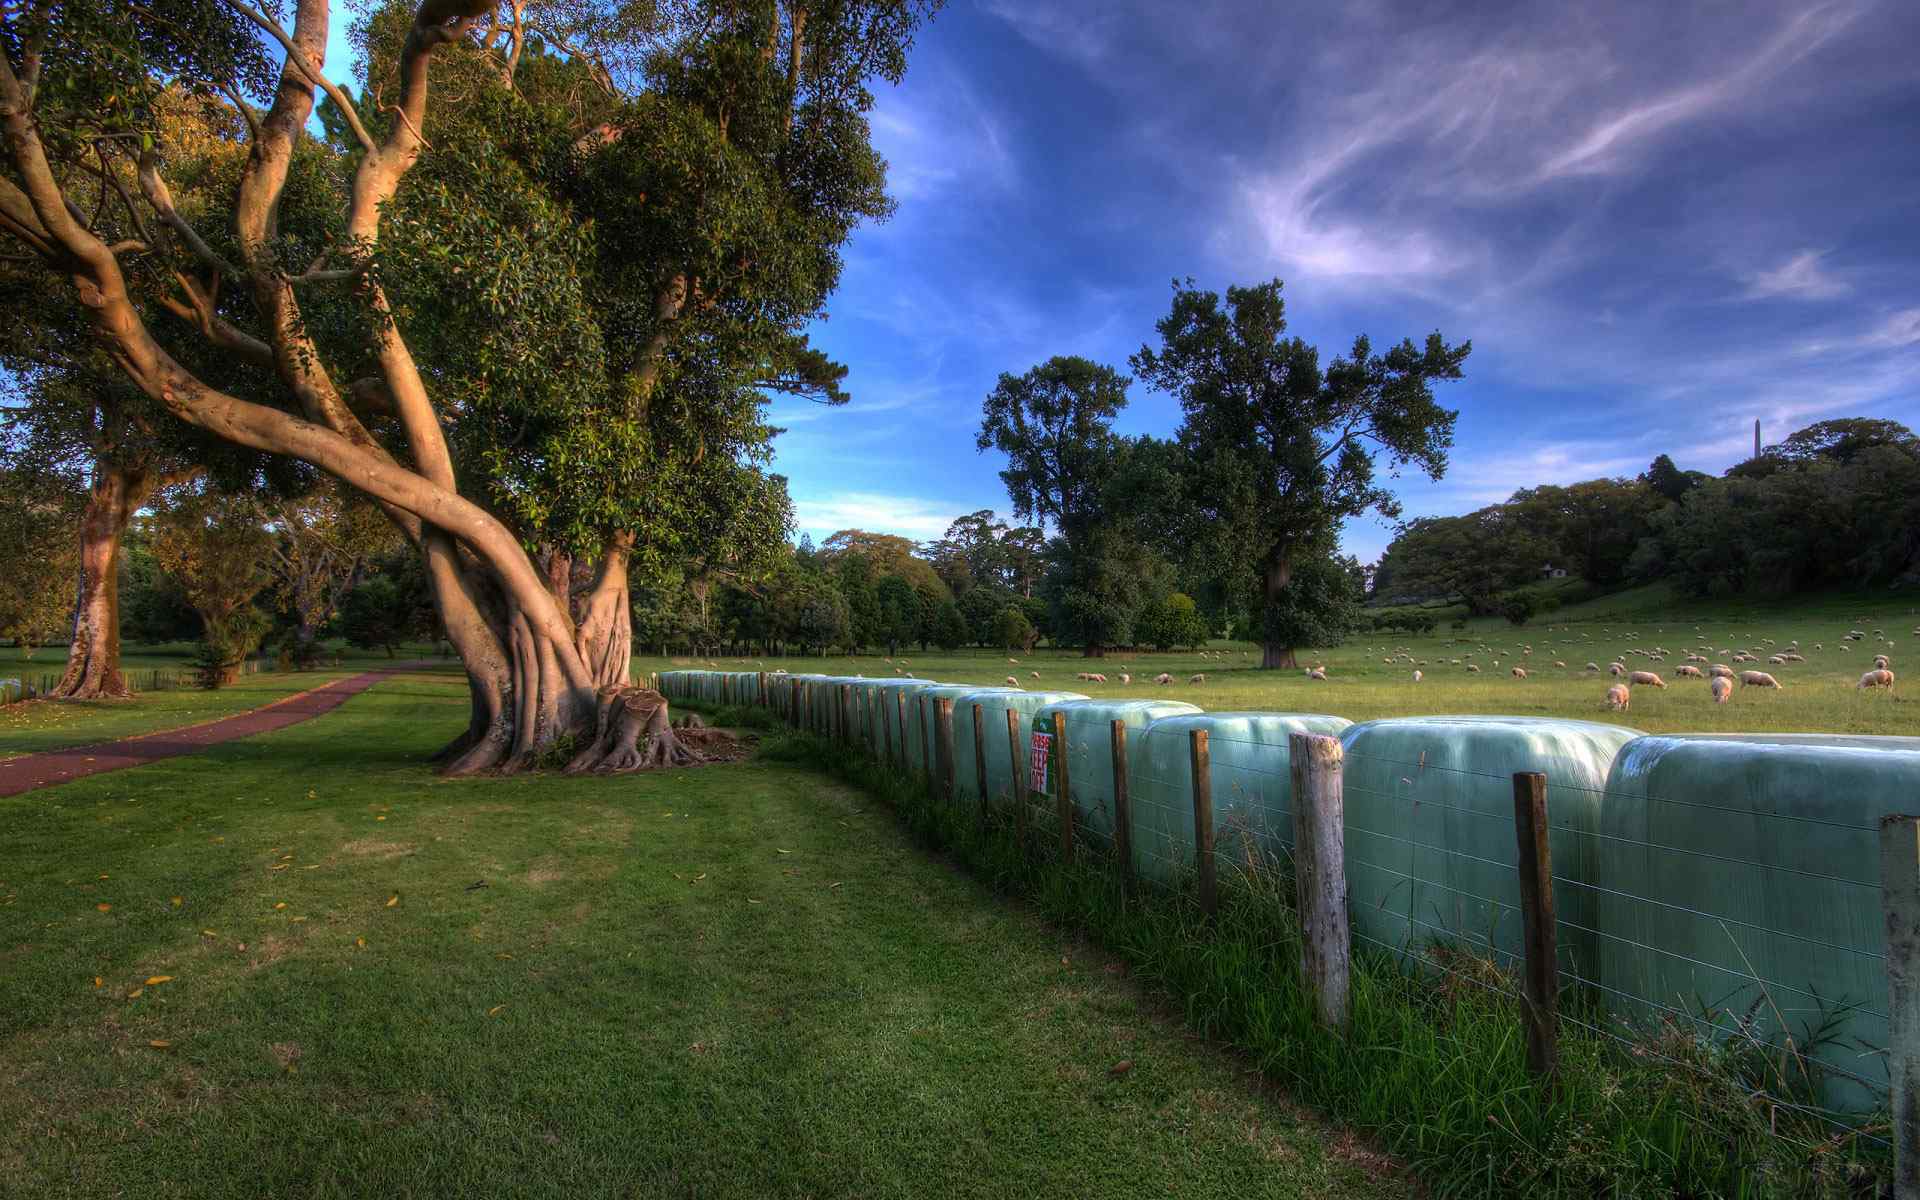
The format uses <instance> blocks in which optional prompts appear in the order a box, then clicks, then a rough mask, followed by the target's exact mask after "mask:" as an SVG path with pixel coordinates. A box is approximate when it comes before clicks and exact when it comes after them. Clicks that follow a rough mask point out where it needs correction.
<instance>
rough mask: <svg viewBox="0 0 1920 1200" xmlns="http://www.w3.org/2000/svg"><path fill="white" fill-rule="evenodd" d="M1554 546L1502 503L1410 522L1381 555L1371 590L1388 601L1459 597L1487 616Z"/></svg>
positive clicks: (1533, 574)
mask: <svg viewBox="0 0 1920 1200" xmlns="http://www.w3.org/2000/svg"><path fill="white" fill-rule="evenodd" d="M1552 554H1553V545H1552V544H1551V543H1550V542H1548V541H1547V540H1545V539H1544V538H1542V537H1540V536H1539V535H1538V534H1536V533H1535V532H1533V531H1532V530H1531V529H1528V528H1527V527H1526V525H1525V524H1524V523H1523V522H1521V521H1520V520H1519V519H1518V518H1517V517H1516V516H1515V514H1514V513H1513V511H1512V510H1511V509H1509V508H1508V507H1507V506H1505V505H1500V504H1494V505H1489V506H1488V507H1486V508H1483V509H1480V510H1478V511H1476V512H1472V513H1468V514H1467V515H1466V516H1463V517H1421V518H1418V519H1416V520H1413V521H1410V522H1408V524H1407V526H1406V527H1405V528H1404V529H1403V530H1402V531H1401V533H1400V535H1399V536H1398V537H1396V538H1395V539H1394V540H1393V543H1392V544H1391V545H1389V546H1388V547H1387V551H1386V553H1385V554H1384V555H1382V556H1381V559H1380V566H1379V570H1378V571H1377V572H1376V575H1375V580H1376V582H1375V586H1374V592H1375V594H1376V595H1377V596H1380V597H1381V598H1383V599H1386V600H1388V601H1391V602H1397V603H1416V602H1419V601H1424V600H1442V601H1455V600H1457V601H1459V602H1461V603H1463V604H1465V605H1466V606H1467V608H1468V610H1469V611H1471V612H1473V613H1475V614H1478V615H1482V616H1485V615H1488V614H1491V613H1493V612H1494V611H1495V606H1496V603H1497V598H1498V597H1499V596H1500V594H1501V593H1503V592H1507V591H1510V590H1512V589H1513V588H1516V587H1520V586H1522V585H1524V584H1528V583H1531V582H1533V581H1534V580H1536V579H1538V578H1539V577H1540V572H1541V568H1542V567H1544V566H1545V565H1546V563H1547V561H1548V559H1549V558H1550V557H1551V556H1552Z"/></svg>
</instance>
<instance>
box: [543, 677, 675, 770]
mask: <svg viewBox="0 0 1920 1200" xmlns="http://www.w3.org/2000/svg"><path fill="white" fill-rule="evenodd" d="M705 761H706V756H705V755H703V754H701V753H700V752H699V751H697V750H695V749H693V748H692V747H690V746H688V745H687V744H686V743H684V742H682V741H681V740H680V739H679V738H678V737H676V736H674V732H673V722H672V719H671V716H670V714H669V713H668V710H667V698H666V697H665V696H663V695H661V694H660V693H659V692H656V691H653V690H651V689H649V688H641V687H634V686H632V685H627V686H624V687H605V688H601V689H600V719H599V723H598V728H597V729H596V731H595V735H594V738H593V741H592V742H590V743H589V744H588V745H587V747H586V748H585V749H584V750H582V751H581V752H580V753H578V754H576V755H574V757H573V761H572V762H569V763H568V764H567V767H566V769H567V773H568V774H570V775H577V774H580V773H582V772H585V771H594V772H598V773H600V774H611V773H614V772H619V771H644V770H650V769H652V768H656V767H690V766H693V765H694V764H696V763H701V762H705Z"/></svg>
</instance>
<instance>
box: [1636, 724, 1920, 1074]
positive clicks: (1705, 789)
mask: <svg viewBox="0 0 1920 1200" xmlns="http://www.w3.org/2000/svg"><path fill="white" fill-rule="evenodd" d="M1915 811H1920V738H1910V737H1907V738H1895V737H1844V736H1822V735H1813V734H1806V735H1796V734H1743V735H1736V734H1692V735H1674V736H1652V737H1644V738H1640V739H1638V740H1636V741H1634V742H1631V743H1629V744H1628V745H1627V746H1626V747H1625V749H1623V750H1622V751H1621V752H1620V755H1619V757H1618V758H1617V759H1616V760H1615V762H1614V765H1613V771H1612V773H1611V774H1610V775H1609V776H1608V779H1607V789H1606V809H1605V812H1604V813H1603V815H1602V817H1601V822H1600V829H1601V832H1602V834H1603V835H1604V836H1605V843H1606V844H1605V855H1606V871H1605V873H1604V875H1602V877H1601V878H1600V880H1599V881H1598V882H1599V884H1600V886H1601V887H1602V888H1603V889H1604V890H1603V891H1601V892H1600V893H1599V897H1598V900H1599V905H1598V908H1599V928H1600V929H1602V930H1604V931H1605V936H1604V937H1602V938H1601V951H1600V963H1599V976H1600V983H1601V984H1602V985H1603V986H1604V987H1605V988H1607V989H1609V995H1610V997H1611V998H1612V999H1614V1001H1615V1003H1616V1006H1618V1007H1620V1008H1622V1009H1624V1010H1625V1011H1627V1012H1630V1013H1631V1014H1633V1015H1635V1016H1636V1017H1642V1018H1654V1017H1663V1016H1664V1017H1668V1018H1671V1019H1674V1020H1677V1021H1680V1022H1682V1023H1683V1024H1684V1023H1687V1019H1688V1018H1689V1017H1706V1018H1707V1019H1711V1020H1713V1021H1714V1022H1715V1023H1717V1024H1719V1025H1721V1026H1730V1025H1731V1024H1732V1022H1733V1020H1734V1019H1736V1018H1746V1019H1750V1020H1752V1021H1753V1022H1755V1023H1756V1024H1757V1025H1758V1026H1759V1027H1761V1028H1763V1029H1765V1030H1766V1031H1768V1032H1769V1033H1776V1032H1777V1031H1778V1029H1779V1026H1780V1023H1781V1022H1782V1021H1785V1022H1786V1024H1787V1026H1788V1028H1789V1029H1790V1031H1791V1032H1792V1034H1793V1036H1794V1039H1795V1042H1796V1045H1798V1046H1800V1047H1802V1053H1803V1054H1806V1055H1808V1056H1809V1057H1811V1058H1812V1059H1813V1060H1814V1061H1815V1062H1816V1063H1817V1064H1819V1065H1820V1066H1821V1067H1822V1068H1823V1069H1824V1075H1825V1081H1826V1085H1827V1087H1826V1094H1827V1102H1828V1103H1829V1104H1832V1105H1834V1106H1836V1107H1845V1108H1867V1107H1871V1106H1872V1105H1873V1104H1874V1103H1876V1102H1878V1101H1883V1100H1884V1096H1885V1089H1886V1087H1887V1059H1886V1057H1885V1055H1884V1054H1881V1053H1876V1052H1875V1051H1879V1050H1884V1049H1885V1048H1886V1046H1887V1019H1886V1012H1887V976H1886V965H1885V963H1884V961H1883V959H1882V957H1881V956H1882V955H1884V954H1885V951H1886V928H1885V916H1884V913H1883V909H1882V905H1881V896H1880V818H1881V817H1883V816H1886V815H1888V814H1890V813H1912V812H1915ZM1673 1010H1679V1012H1677V1013H1676V1012H1675V1011H1673ZM1695 1027H1696V1028H1698V1027H1700V1025H1699V1023H1696V1024H1695ZM1816 1031H1821V1032H1816ZM1854 1077H1858V1078H1854ZM1863 1079H1864V1080H1865V1082H1862V1080H1863Z"/></svg>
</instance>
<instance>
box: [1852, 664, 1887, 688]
mask: <svg viewBox="0 0 1920 1200" xmlns="http://www.w3.org/2000/svg"><path fill="white" fill-rule="evenodd" d="M1853 686H1854V687H1856V688H1886V689H1887V690H1888V691H1892V690H1893V672H1892V671H1889V670H1887V669H1886V668H1885V667H1882V668H1880V669H1879V670H1877V671H1868V672H1867V673H1866V674H1865V675H1862V676H1861V677H1860V682H1859V683H1856V684H1854V685H1853Z"/></svg>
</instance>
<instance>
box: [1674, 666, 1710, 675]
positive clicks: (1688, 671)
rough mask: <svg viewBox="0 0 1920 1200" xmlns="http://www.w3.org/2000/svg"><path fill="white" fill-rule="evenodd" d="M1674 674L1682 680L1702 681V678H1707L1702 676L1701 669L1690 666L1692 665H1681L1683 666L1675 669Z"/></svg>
mask: <svg viewBox="0 0 1920 1200" xmlns="http://www.w3.org/2000/svg"><path fill="white" fill-rule="evenodd" d="M1673 673H1674V675H1676V676H1678V677H1679V678H1681V679H1702V678H1705V677H1704V676H1703V675H1701V674H1700V668H1699V667H1695V666H1690V665H1688V664H1687V663H1681V664H1680V665H1679V666H1677V667H1675V668H1674V669H1673Z"/></svg>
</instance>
